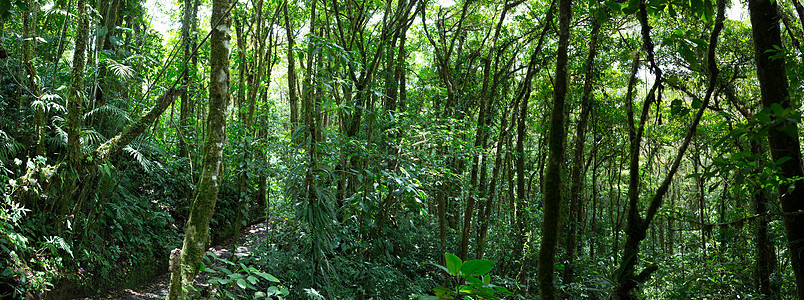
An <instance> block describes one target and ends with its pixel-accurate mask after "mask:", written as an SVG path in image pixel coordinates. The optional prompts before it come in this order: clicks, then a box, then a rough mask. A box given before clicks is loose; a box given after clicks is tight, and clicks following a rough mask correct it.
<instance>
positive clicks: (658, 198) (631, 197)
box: [611, 0, 726, 299]
mask: <svg viewBox="0 0 804 300" xmlns="http://www.w3.org/2000/svg"><path fill="white" fill-rule="evenodd" d="M725 7H726V1H725V0H718V3H717V18H716V19H715V25H714V28H713V29H712V33H711V35H710V37H709V49H708V51H707V62H708V65H707V71H708V75H709V82H708V86H707V90H706V95H705V97H704V99H703V101H702V105H701V107H700V108H699V109H698V111H697V113H696V114H695V116H694V118H693V120H692V123H691V124H690V126H689V127H688V129H687V132H686V135H685V136H684V139H683V141H682V143H681V145H680V147H679V149H678V152H677V153H676V156H675V158H674V160H673V163H672V165H671V166H670V170H669V171H668V173H667V175H665V177H664V179H663V180H662V183H661V185H660V186H659V187H658V188H657V189H656V191H655V192H654V194H653V197H652V198H651V200H650V204H649V206H648V209H647V212H646V213H645V217H644V218H643V217H642V216H641V214H640V208H639V192H640V191H639V156H640V153H639V150H640V141H641V139H642V135H643V133H644V129H645V123H646V121H647V118H648V110H649V108H650V105H651V104H652V103H654V102H655V101H661V95H662V93H661V89H660V86H661V84H662V72H661V69H659V68H658V66H656V64H655V61H654V59H653V42H652V41H651V39H650V26H648V22H647V11H646V6H645V2H644V1H643V2H642V3H641V5H640V8H639V14H640V16H639V17H640V22H641V23H642V37H643V44H644V45H643V46H644V48H645V50H646V52H647V57H648V61H649V62H650V64H651V69H652V70H653V72H654V73H655V74H656V80H655V82H654V85H653V87H652V88H651V90H650V91H649V92H648V95H647V98H646V99H645V102H644V104H643V107H642V113H641V117H640V123H639V127H638V128H635V127H634V113H633V95H632V90H631V87H632V86H631V85H630V84H629V91H628V95H626V98H627V100H626V101H627V102H628V104H626V105H627V106H628V116H629V117H628V119H629V125H628V131H629V133H628V136H629V138H630V140H631V147H630V154H629V156H630V181H629V184H628V213H627V219H626V222H627V223H626V231H625V233H626V237H625V245H624V246H623V255H622V258H621V260H620V266H619V267H618V268H617V271H616V272H615V275H616V282H617V286H616V287H615V290H614V291H613V294H612V295H611V297H612V298H616V299H634V296H633V295H631V291H632V290H634V289H635V288H636V287H637V286H638V285H639V284H640V283H643V282H645V281H647V280H648V279H649V278H650V276H651V274H652V273H653V272H654V271H656V270H657V269H658V267H657V266H656V265H649V266H647V267H645V269H643V270H642V271H641V272H640V273H639V274H636V272H635V270H634V269H635V268H636V265H637V261H638V259H639V245H640V243H641V242H642V241H643V240H644V239H645V238H646V237H647V233H648V229H649V228H650V224H651V222H652V221H653V219H654V217H655V216H656V213H657V212H658V211H659V208H660V207H661V206H662V204H663V202H664V196H665V194H666V193H667V191H668V189H669V187H670V183H672V181H673V176H674V175H675V174H676V172H677V171H678V167H679V165H681V160H682V159H683V158H684V153H686V151H687V148H688V147H689V144H690V141H691V140H692V137H693V136H694V135H695V131H696V129H697V127H698V124H699V123H700V121H701V118H702V117H703V113H704V111H705V110H706V108H707V106H708V105H709V102H710V100H711V98H712V94H713V93H714V91H715V88H716V86H717V79H718V72H719V70H718V68H717V60H716V59H715V50H716V48H717V41H718V37H719V35H720V31H721V30H722V29H723V20H724V19H725ZM636 62H637V60H636V58H635V62H634V67H633V69H632V72H633V73H634V74H635V73H636V70H637V67H636V66H637V64H636ZM633 76H634V75H633V74H632V83H633V79H634V77H633Z"/></svg>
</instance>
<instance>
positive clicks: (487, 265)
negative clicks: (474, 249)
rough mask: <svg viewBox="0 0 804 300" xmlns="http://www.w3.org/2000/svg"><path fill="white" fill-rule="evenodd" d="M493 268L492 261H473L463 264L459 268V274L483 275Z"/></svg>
mask: <svg viewBox="0 0 804 300" xmlns="http://www.w3.org/2000/svg"><path fill="white" fill-rule="evenodd" d="M493 267H494V261H493V260H486V259H473V260H470V261H467V262H465V263H464V264H463V266H462V267H461V273H463V274H464V275H465V276H471V275H485V274H487V273H488V272H489V271H491V268H493Z"/></svg>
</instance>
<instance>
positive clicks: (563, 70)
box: [538, 0, 583, 300]
mask: <svg viewBox="0 0 804 300" xmlns="http://www.w3.org/2000/svg"><path fill="white" fill-rule="evenodd" d="M571 19H572V1H571V0H558V51H557V56H558V57H557V59H556V79H555V84H554V90H553V110H552V111H551V112H550V132H549V135H548V147H549V158H548V161H547V170H546V171H545V174H544V220H543V223H542V242H541V247H540V248H539V275H538V278H539V294H540V295H541V298H542V299H545V300H549V299H556V288H555V283H554V282H553V278H554V277H555V256H556V244H557V241H558V224H559V220H560V215H561V200H562V199H561V198H562V195H561V181H562V180H561V164H562V161H563V159H564V142H565V139H566V134H565V132H566V128H565V127H564V126H565V125H564V119H565V114H564V106H565V103H566V98H567V86H568V85H569V83H568V78H567V64H568V61H569V55H568V54H569V44H570V42H569V36H570V20H571ZM579 142H580V143H583V141H579Z"/></svg>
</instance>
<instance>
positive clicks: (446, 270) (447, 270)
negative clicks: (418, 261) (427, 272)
mask: <svg viewBox="0 0 804 300" xmlns="http://www.w3.org/2000/svg"><path fill="white" fill-rule="evenodd" d="M424 264H425V265H434V266H436V267H438V268H439V269H441V270H444V272H447V273H448V274H449V273H451V272H450V271H449V269H447V267H445V266H442V265H439V264H434V263H430V262H425V263H424Z"/></svg>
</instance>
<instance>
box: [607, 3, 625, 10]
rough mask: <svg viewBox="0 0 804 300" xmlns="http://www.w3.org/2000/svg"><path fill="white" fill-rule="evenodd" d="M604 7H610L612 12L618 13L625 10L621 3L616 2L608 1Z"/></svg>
mask: <svg viewBox="0 0 804 300" xmlns="http://www.w3.org/2000/svg"><path fill="white" fill-rule="evenodd" d="M604 5H606V7H608V8H609V9H611V10H612V11H616V12H620V11H622V9H623V6H622V5H621V4H620V3H617V2H614V1H606V3H604Z"/></svg>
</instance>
